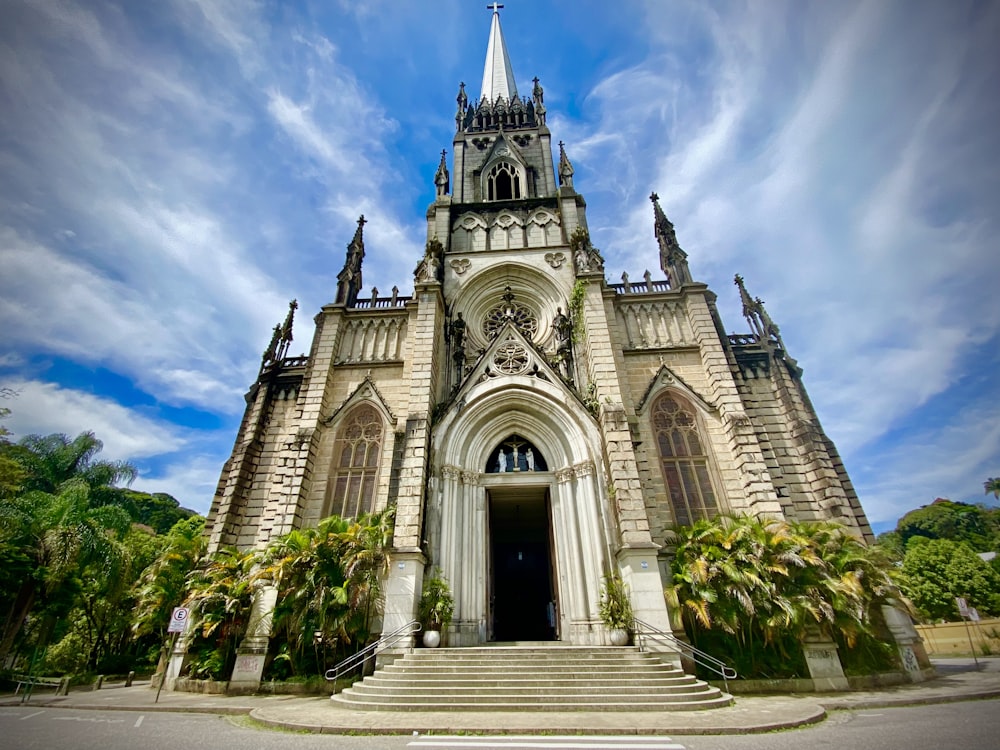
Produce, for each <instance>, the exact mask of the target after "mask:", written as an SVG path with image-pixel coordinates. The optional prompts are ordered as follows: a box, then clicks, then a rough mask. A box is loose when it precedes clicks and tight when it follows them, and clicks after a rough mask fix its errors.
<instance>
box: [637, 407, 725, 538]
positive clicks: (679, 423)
mask: <svg viewBox="0 0 1000 750" xmlns="http://www.w3.org/2000/svg"><path fill="white" fill-rule="evenodd" d="M651 419H652V423H653V434H654V436H655V437H656V445H657V448H658V449H659V453H660V468H661V470H662V471H663V481H664V482H665V483H666V485H667V493H668V495H669V496H670V505H671V506H672V508H673V514H674V521H675V522H676V523H678V524H681V525H683V526H689V525H690V524H692V523H694V522H695V521H697V520H698V519H701V518H711V517H712V516H714V515H715V514H716V513H717V512H718V505H717V503H716V500H715V491H714V490H713V489H712V480H711V477H710V475H709V468H708V455H707V454H706V452H705V448H704V444H703V442H702V438H701V437H700V436H699V434H698V423H697V421H696V419H695V415H694V412H693V411H692V410H691V408H690V407H689V406H688V405H687V404H684V403H683V402H681V401H680V400H679V399H677V398H675V397H674V396H672V395H670V394H664V395H663V396H660V397H659V398H658V399H657V400H656V402H655V403H654V404H653V409H652V415H651Z"/></svg>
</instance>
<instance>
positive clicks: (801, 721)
mask: <svg viewBox="0 0 1000 750" xmlns="http://www.w3.org/2000/svg"><path fill="white" fill-rule="evenodd" d="M259 711H261V709H256V708H255V709H253V710H252V711H251V712H250V718H251V719H253V720H254V721H255V722H257V723H259V724H262V725H264V726H268V727H273V728H276V729H289V730H293V731H297V732H311V733H313V734H335V735H337V734H339V735H343V734H369V735H387V736H389V735H413V734H419V735H421V736H434V735H440V734H456V733H461V734H472V735H475V734H484V735H486V734H488V735H537V736H542V735H551V734H553V733H554V734H560V735H563V734H565V735H580V736H586V735H593V734H601V735H608V736H651V735H661V734H670V735H733V734H764V733H767V732H774V731H779V730H784V729H796V728H799V727H804V726H810V725H812V724H817V723H819V722H821V721H823V720H825V719H826V718H827V712H826V710H825V709H824V708H823V707H822V706H818V705H817V706H810V709H809V712H808V713H807V714H805V715H801V716H798V717H796V718H794V719H787V720H784V721H782V720H777V721H769V722H766V723H758V724H753V725H739V726H736V725H733V726H724V725H712V726H704V727H696V726H655V727H650V726H647V727H638V726H632V727H627V728H626V727H609V726H584V725H582V723H580V724H576V725H574V726H572V727H554V726H544V727H523V726H522V727H500V726H492V727H484V728H481V729H477V730H470V729H469V727H467V726H453V725H449V726H440V725H438V726H434V727H428V726H427V725H426V724H417V723H416V720H414V723H412V724H409V725H405V726H393V727H385V726H382V727H378V726H364V727H362V726H358V725H351V726H347V725H332V724H316V723H310V722H301V721H290V720H286V719H277V718H270V717H268V716H265V715H261V714H260V713H258V712H259ZM386 713H388V712H386ZM803 713H805V712H803ZM384 715H385V714H383V716H384ZM490 715H492V716H500V715H502V714H500V713H497V714H490ZM542 715H543V716H544V714H542ZM650 715H655V716H659V714H650ZM586 716H587V713H586V712H581V714H580V717H581V718H585V717H586ZM485 723H486V724H488V723H489V722H485ZM637 723H638V722H637Z"/></svg>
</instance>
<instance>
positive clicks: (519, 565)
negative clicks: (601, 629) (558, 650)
mask: <svg viewBox="0 0 1000 750" xmlns="http://www.w3.org/2000/svg"><path fill="white" fill-rule="evenodd" d="M488 494H489V535H490V592H489V593H490V613H489V614H490V619H491V620H492V636H493V640H495V641H551V640H555V638H556V637H557V635H558V634H557V632H556V622H557V618H556V607H557V603H556V598H557V595H556V585H555V580H556V579H555V575H554V571H553V565H552V560H553V555H552V533H551V528H552V527H551V523H550V521H549V519H550V518H551V513H550V510H549V498H548V492H547V490H546V489H545V488H543V487H516V486H515V487H503V488H500V487H496V488H493V489H491V490H489V493H488Z"/></svg>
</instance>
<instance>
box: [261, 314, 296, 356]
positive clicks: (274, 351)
mask: <svg viewBox="0 0 1000 750" xmlns="http://www.w3.org/2000/svg"><path fill="white" fill-rule="evenodd" d="M298 307H299V303H298V300H294V299H293V300H292V301H291V302H289V303H288V315H286V316H285V322H284V323H282V324H281V325H277V326H275V327H274V333H273V334H272V335H271V343H270V344H268V345H267V350H266V351H265V352H264V356H263V357H262V358H261V360H260V370H261V372H263V371H264V368H265V367H267V366H268V365H270V364H274V363H275V362H281V360H283V359H284V358H285V357H286V356H287V354H288V345H289V344H291V343H292V325H293V324H294V322H295V311H296V310H297V309H298Z"/></svg>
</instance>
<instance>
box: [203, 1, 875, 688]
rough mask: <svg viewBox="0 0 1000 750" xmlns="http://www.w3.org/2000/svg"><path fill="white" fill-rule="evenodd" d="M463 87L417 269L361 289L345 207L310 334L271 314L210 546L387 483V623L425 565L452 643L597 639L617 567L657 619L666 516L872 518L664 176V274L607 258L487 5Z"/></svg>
mask: <svg viewBox="0 0 1000 750" xmlns="http://www.w3.org/2000/svg"><path fill="white" fill-rule="evenodd" d="M457 105H458V106H457V110H456V112H455V126H456V127H455V137H454V141H453V144H452V159H451V164H450V166H451V168H450V170H449V165H448V164H447V161H446V154H445V152H442V157H441V163H440V165H439V167H438V169H437V173H436V174H435V176H434V185H435V198H434V202H433V203H432V204H431V205H430V207H429V208H428V210H427V237H426V250H425V254H424V256H423V258H421V259H417V260H419V263H418V265H417V267H416V270H415V272H414V280H413V286H414V291H413V295H412V296H403V295H400V294H399V293H398V292H397V291H395V290H394V291H393V293H392V295H391V296H381V295H377V294H369V295H363V293H362V266H363V261H364V259H365V245H364V224H365V221H364V218H363V217H362V218H361V219H359V221H358V227H357V231H356V233H355V235H354V237H353V239H352V241H351V242H350V244H349V245H348V247H347V255H346V261H345V263H344V266H343V269H342V270H341V271H340V274H339V276H338V286H337V292H336V297H335V299H334V300H333V301H331V302H330V303H329V304H327V305H325V306H324V307H323V308H322V310H321V311H320V313H319V314H318V315H317V317H316V330H315V334H314V336H313V340H312V346H311V349H310V352H309V354H308V356H301V357H290V356H288V351H287V350H288V344H289V341H290V339H291V325H292V316H293V313H294V310H295V305H294V303H293V304H292V308H291V310H290V311H289V315H288V318H287V319H286V321H285V323H284V325H281V326H276V328H275V331H274V338H273V339H272V341H271V345H270V347H269V348H268V350H267V352H266V353H265V355H264V360H263V362H262V365H261V370H260V374H259V376H258V378H257V381H256V382H255V383H254V384H253V386H252V387H251V388H250V391H249V393H248V394H247V408H246V413H245V416H244V418H243V422H242V424H241V426H240V430H239V434H238V436H237V438H236V443H235V446H234V448H233V453H232V456H231V458H230V459H229V460H228V461H227V462H226V465H225V467H224V469H223V471H222V476H221V478H220V481H219V485H218V490H217V492H216V496H215V499H214V502H213V504H212V509H211V513H210V517H209V534H210V551H214V550H216V549H218V548H219V547H221V546H230V545H231V546H236V547H239V548H241V549H250V548H262V547H264V546H265V545H267V543H268V542H269V541H271V540H272V539H274V538H276V537H277V536H279V535H282V534H285V533H287V532H288V531H290V530H292V529H295V528H298V527H303V526H309V525H315V524H316V523H317V522H318V521H319V520H320V519H322V518H324V517H326V516H329V515H333V514H338V515H341V516H344V517H353V516H356V515H358V514H359V513H363V512H367V511H378V510H382V509H384V508H385V507H387V506H395V509H396V510H395V531H394V537H393V549H392V553H391V567H390V572H389V579H388V581H387V582H386V587H385V590H386V601H385V613H384V618H383V630H384V632H390V631H392V630H394V629H395V628H396V627H398V626H400V625H402V624H404V623H406V622H408V621H409V620H411V619H412V618H413V617H414V613H415V611H416V606H417V600H418V598H419V595H420V591H421V583H422V580H423V577H424V576H425V575H428V574H429V572H430V571H431V570H432V569H435V568H440V569H441V570H442V571H443V573H444V576H445V577H446V578H447V580H448V581H449V583H450V585H451V588H452V592H453V594H454V596H455V616H454V620H453V622H452V625H451V628H450V630H449V633H448V643H449V644H450V645H452V646H466V645H476V644H483V643H488V642H495V641H540V640H541V641H544V640H560V641H562V642H564V643H570V644H581V645H582V644H587V645H599V644H602V643H604V642H605V639H606V638H607V635H606V632H605V630H604V628H603V627H602V626H601V623H600V620H599V617H598V614H597V607H598V602H599V598H600V590H601V582H602V578H603V576H605V575H606V574H609V573H612V572H614V573H620V574H621V575H622V577H623V578H624V579H625V581H626V582H627V583H628V585H629V588H630V590H631V593H632V598H633V607H634V609H635V614H636V617H637V618H639V619H640V620H643V621H645V622H647V623H650V624H652V625H653V626H655V627H658V628H660V629H662V630H665V631H668V632H669V631H670V629H671V617H670V612H669V611H668V608H667V605H666V603H665V601H664V594H663V589H664V583H665V581H664V579H663V577H662V576H663V570H664V564H665V563H664V551H663V550H664V539H665V537H666V534H667V531H668V529H669V527H671V526H672V525H674V524H689V523H691V522H693V521H695V520H696V519H699V518H704V517H711V516H713V515H715V514H717V513H751V514H757V515H767V516H772V517H787V518H796V519H817V520H818V519H836V520H838V521H840V522H842V523H844V524H846V525H847V526H849V527H851V528H853V529H854V530H855V531H856V532H857V533H858V534H859V535H861V536H863V537H865V538H871V529H870V528H869V525H868V522H867V520H866V518H865V515H864V512H863V510H862V509H861V505H860V504H859V502H858V498H857V495H856V494H855V491H854V489H853V487H852V485H851V481H850V479H849V478H848V476H847V473H846V471H845V470H844V467H843V465H842V463H841V460H840V458H839V456H838V454H837V451H836V449H835V447H834V445H833V443H832V442H831V441H830V439H829V438H828V437H827V436H826V435H825V434H824V432H823V430H822V428H821V427H820V424H819V421H818V419H817V417H816V413H815V411H814V409H813V407H812V405H811V403H810V401H809V398H808V396H807V395H806V391H805V388H804V387H803V385H802V380H801V371H800V369H799V368H798V367H797V365H796V363H795V361H794V360H793V359H792V358H791V356H790V355H789V354H788V352H787V351H786V350H785V347H784V345H783V344H782V340H781V336H780V334H779V331H778V327H777V326H776V325H775V324H774V322H773V321H772V320H771V319H770V318H769V317H768V315H767V313H766V311H765V309H764V306H763V304H762V302H761V300H760V299H754V298H753V297H751V295H750V294H749V293H748V292H747V291H746V288H745V287H744V284H743V280H742V279H741V278H740V277H739V276H737V277H736V286H737V287H738V290H737V292H736V293H738V294H740V296H741V298H742V301H743V313H744V316H745V317H746V320H747V322H748V324H749V329H750V330H749V331H748V332H746V333H740V334H736V335H727V334H726V333H725V328H724V327H723V324H722V321H721V319H720V317H719V314H718V312H717V310H716V307H715V299H716V297H715V294H714V293H713V292H712V291H710V290H709V288H708V287H707V286H706V285H705V284H704V283H701V282H699V281H697V280H696V279H695V277H694V276H693V275H692V272H691V270H690V269H689V266H688V259H687V254H686V253H685V252H684V251H683V250H682V249H681V247H680V245H679V244H678V242H677V238H676V236H675V234H674V228H673V225H672V224H671V222H670V221H669V220H668V218H667V217H666V215H665V214H664V212H663V210H662V208H661V206H660V204H659V201H658V199H657V196H656V195H655V194H653V195H652V196H651V201H652V218H653V230H654V232H655V236H656V240H657V242H658V244H659V251H660V268H661V269H662V272H663V276H662V277H660V278H655V277H653V276H652V275H650V274H649V273H647V274H646V275H645V277H644V278H643V279H642V280H632V281H630V280H628V279H627V277H623V279H622V282H623V283H613V284H612V283H608V282H607V281H606V279H605V267H604V259H603V258H602V256H601V253H600V252H599V250H598V249H597V248H595V247H594V246H593V245H592V244H591V239H590V236H589V233H588V230H587V215H586V202H585V201H584V199H583V196H582V195H581V194H580V193H578V192H577V191H576V189H575V187H574V185H573V166H572V164H571V162H570V160H569V158H568V156H567V152H566V150H565V148H564V146H563V144H562V143H561V142H560V143H558V144H556V145H557V146H558V159H554V158H553V148H554V146H553V143H552V136H551V134H550V132H549V128H548V127H547V126H546V108H545V103H544V93H543V90H542V87H541V85H540V84H539V81H538V79H537V78H535V79H534V87H533V89H532V90H531V92H530V95H529V96H520V95H519V94H518V91H517V87H516V84H515V80H514V75H513V72H512V67H511V61H510V59H509V57H508V54H507V49H506V46H505V43H504V39H503V35H502V32H501V29H500V20H499V15H498V13H497V11H496V9H495V8H494V13H493V17H492V26H491V29H490V35H489V44H488V48H487V57H486V66H485V71H484V74H483V82H482V89H481V92H480V96H479V99H478V100H477V101H475V102H470V100H469V98H468V96H467V94H466V92H465V88H464V84H463V85H462V87H461V88H460V89H459V93H458V98H457ZM265 606H266V604H265ZM265 636H266V634H265ZM264 643H265V645H266V639H265V642H264ZM234 679H236V676H235V675H234ZM250 679H252V675H251V676H250ZM257 679H259V672H257Z"/></svg>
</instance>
